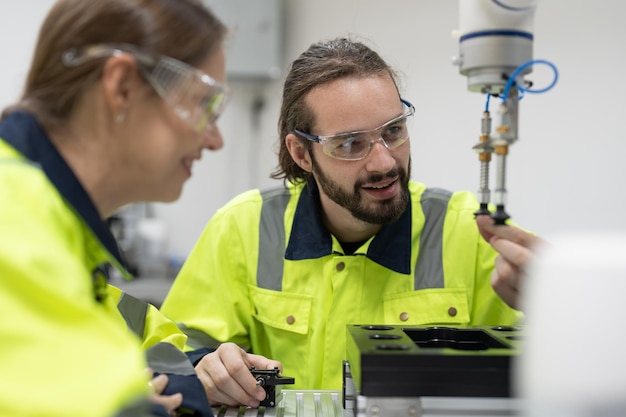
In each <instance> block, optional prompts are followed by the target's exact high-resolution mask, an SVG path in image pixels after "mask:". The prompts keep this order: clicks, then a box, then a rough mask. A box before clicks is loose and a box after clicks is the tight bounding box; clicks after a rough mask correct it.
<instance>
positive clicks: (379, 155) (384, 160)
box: [366, 136, 396, 172]
mask: <svg viewBox="0 0 626 417" xmlns="http://www.w3.org/2000/svg"><path fill="white" fill-rule="evenodd" d="M367 160H368V161H367V164H366V169H367V170H368V171H370V172H388V171H389V170H390V169H392V168H393V167H394V166H395V165H396V160H395V159H394V158H393V156H391V151H390V150H389V148H388V147H387V144H386V143H385V140H384V139H383V138H382V136H379V137H378V139H376V140H375V141H373V142H372V149H371V150H370V154H369V155H368V156H367Z"/></svg>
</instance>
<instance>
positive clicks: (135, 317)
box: [117, 293, 150, 339]
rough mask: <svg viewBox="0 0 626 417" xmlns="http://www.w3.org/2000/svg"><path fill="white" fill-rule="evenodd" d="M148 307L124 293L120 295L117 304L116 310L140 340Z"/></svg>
mask: <svg viewBox="0 0 626 417" xmlns="http://www.w3.org/2000/svg"><path fill="white" fill-rule="evenodd" d="M149 306H150V305H149V304H148V303H147V302H145V301H142V300H140V299H138V298H135V297H133V296H132V295H129V294H126V293H122V297H121V298H120V301H119V302H118V303H117V309H118V310H119V311H120V313H121V314H122V317H124V320H126V325H127V326H128V328H129V329H130V330H132V331H133V332H134V333H135V334H136V335H137V336H139V338H140V339H143V333H144V330H145V327H146V316H147V314H148V307H149Z"/></svg>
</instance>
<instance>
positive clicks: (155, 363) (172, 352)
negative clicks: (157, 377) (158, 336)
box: [146, 342, 196, 375]
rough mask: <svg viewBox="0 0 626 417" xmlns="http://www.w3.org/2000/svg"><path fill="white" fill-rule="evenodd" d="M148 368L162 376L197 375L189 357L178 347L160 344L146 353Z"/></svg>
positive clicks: (165, 343)
mask: <svg viewBox="0 0 626 417" xmlns="http://www.w3.org/2000/svg"><path fill="white" fill-rule="evenodd" d="M146 357H147V360H148V366H149V367H150V368H152V370H153V371H154V372H159V373H162V374H176V375H195V373H196V372H195V370H194V369H193V365H192V364H191V362H190V361H189V358H188V357H187V355H186V354H185V353H184V352H183V351H182V350H180V349H178V348H177V347H176V346H174V345H172V344H171V343H167V342H160V343H157V344H156V345H154V346H151V347H150V348H148V350H147V351H146Z"/></svg>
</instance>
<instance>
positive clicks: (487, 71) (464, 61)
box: [453, 0, 537, 224]
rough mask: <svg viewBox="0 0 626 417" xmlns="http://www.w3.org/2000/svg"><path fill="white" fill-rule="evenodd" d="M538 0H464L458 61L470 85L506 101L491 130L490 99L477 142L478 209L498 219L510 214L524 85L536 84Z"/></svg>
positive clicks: (456, 60) (461, 9)
mask: <svg viewBox="0 0 626 417" xmlns="http://www.w3.org/2000/svg"><path fill="white" fill-rule="evenodd" d="M536 3H537V1H536V0H459V23H460V28H459V31H458V32H459V33H458V35H459V56H458V57H455V58H454V60H453V63H454V64H456V65H458V66H459V69H460V73H461V74H462V75H465V76H466V77H467V80H468V89H469V90H470V91H472V92H479V93H482V94H485V95H486V96H487V103H489V96H498V97H500V98H501V99H502V105H501V106H500V109H499V112H498V119H497V125H496V128H495V131H494V133H493V134H492V133H491V116H490V113H489V108H488V104H487V106H486V108H485V111H484V112H483V116H482V128H481V136H480V141H479V143H478V144H477V145H475V146H474V149H475V150H476V152H477V153H478V155H479V161H480V164H481V169H480V190H479V200H480V210H479V211H478V212H476V215H481V214H488V215H491V216H492V217H493V218H494V219H495V221H496V224H504V223H505V221H506V220H507V219H508V218H509V216H508V214H507V213H506V212H505V211H504V205H505V200H506V187H505V173H506V157H507V155H508V150H509V145H511V144H512V143H514V142H515V141H516V140H517V130H518V129H517V126H518V102H519V90H520V87H522V86H529V85H530V84H529V83H527V82H526V81H525V80H524V76H525V75H527V74H529V73H530V72H531V70H532V67H531V66H530V65H528V64H529V63H530V62H531V61H532V49H533V32H532V26H533V25H532V24H533V18H534V14H535V8H536ZM493 153H495V155H496V162H497V167H496V168H497V173H496V189H495V201H494V203H495V205H496V208H497V210H496V213H494V214H491V213H490V212H489V210H488V205H489V202H490V190H489V163H490V161H491V155H492V154H493Z"/></svg>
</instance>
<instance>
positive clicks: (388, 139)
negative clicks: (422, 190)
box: [294, 99, 415, 161]
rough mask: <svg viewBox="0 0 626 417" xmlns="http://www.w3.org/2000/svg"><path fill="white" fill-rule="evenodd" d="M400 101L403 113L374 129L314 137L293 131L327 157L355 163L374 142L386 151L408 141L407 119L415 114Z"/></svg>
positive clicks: (407, 104)
mask: <svg viewBox="0 0 626 417" xmlns="http://www.w3.org/2000/svg"><path fill="white" fill-rule="evenodd" d="M400 101H402V104H403V106H404V107H405V109H404V112H403V113H402V114H401V115H400V116H398V117H395V118H393V119H391V120H390V121H388V122H387V123H385V124H383V125H382V126H380V127H377V128H376V129H372V130H360V131H356V132H348V133H339V134H337V135H330V136H316V135H312V134H310V133H305V132H302V131H300V130H298V129H294V132H295V133H296V134H297V135H300V136H302V137H303V138H306V139H308V140H311V141H313V142H317V143H319V144H320V145H322V151H324V153H325V154H326V155H328V156H331V157H333V158H336V159H343V160H346V161H357V160H359V159H363V158H365V157H366V156H367V155H369V153H370V151H371V150H372V146H373V145H374V143H375V142H379V141H380V142H382V144H383V145H385V147H386V148H387V149H394V148H397V147H398V146H400V145H402V144H403V143H404V142H406V141H407V140H408V139H409V127H408V126H407V119H408V118H409V117H410V116H413V114H415V107H413V105H412V104H411V103H409V102H408V101H406V100H402V99H401V100H400Z"/></svg>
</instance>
